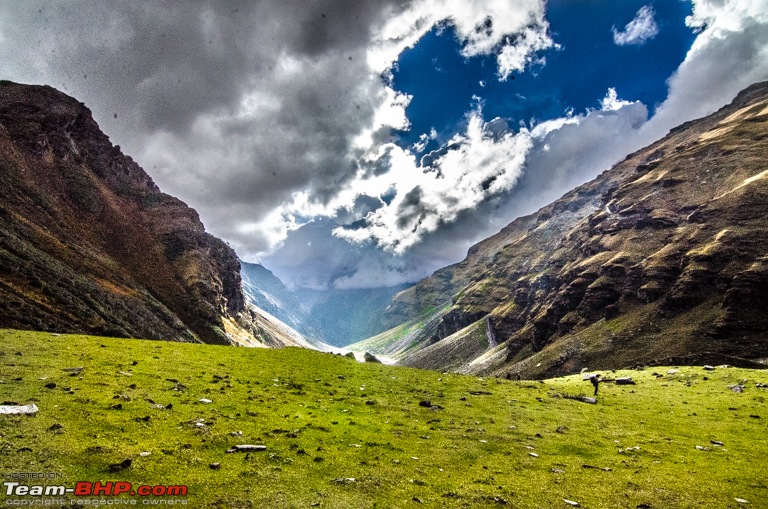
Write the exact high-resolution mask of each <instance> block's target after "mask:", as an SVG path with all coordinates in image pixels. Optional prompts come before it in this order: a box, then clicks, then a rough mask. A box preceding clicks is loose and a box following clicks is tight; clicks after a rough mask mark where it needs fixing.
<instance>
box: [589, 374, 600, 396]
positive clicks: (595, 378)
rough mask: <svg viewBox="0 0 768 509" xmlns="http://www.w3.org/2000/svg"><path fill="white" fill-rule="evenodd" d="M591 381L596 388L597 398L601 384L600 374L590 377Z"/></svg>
mask: <svg viewBox="0 0 768 509" xmlns="http://www.w3.org/2000/svg"><path fill="white" fill-rule="evenodd" d="M589 381H590V382H592V386H593V387H594V388H595V396H597V389H598V386H599V384H600V373H597V374H595V375H592V376H591V377H589Z"/></svg>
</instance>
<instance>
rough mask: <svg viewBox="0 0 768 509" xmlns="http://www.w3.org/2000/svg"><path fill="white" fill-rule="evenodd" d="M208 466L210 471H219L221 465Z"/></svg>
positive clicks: (212, 464)
mask: <svg viewBox="0 0 768 509" xmlns="http://www.w3.org/2000/svg"><path fill="white" fill-rule="evenodd" d="M208 466H209V467H210V469H211V470H221V463H211V464H210V465H208Z"/></svg>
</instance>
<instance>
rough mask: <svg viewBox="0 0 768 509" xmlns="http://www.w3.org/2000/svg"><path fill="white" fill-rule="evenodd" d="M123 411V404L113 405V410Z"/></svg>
mask: <svg viewBox="0 0 768 509" xmlns="http://www.w3.org/2000/svg"><path fill="white" fill-rule="evenodd" d="M122 409H123V404H122V403H118V404H116V405H112V410H122Z"/></svg>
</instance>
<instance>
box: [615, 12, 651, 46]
mask: <svg viewBox="0 0 768 509" xmlns="http://www.w3.org/2000/svg"><path fill="white" fill-rule="evenodd" d="M654 14H655V13H654V12H653V7H651V6H650V5H646V6H643V7H641V8H640V10H638V11H637V14H636V15H635V17H634V19H633V20H632V21H630V22H629V23H627V25H626V26H625V27H624V30H623V31H621V32H620V31H618V30H616V27H613V28H612V30H613V42H614V43H616V44H618V45H619V46H625V45H627V44H631V45H641V44H644V43H646V42H647V41H650V40H651V39H653V38H654V37H656V35H657V34H658V33H659V26H658V25H657V24H656V20H655V19H654V18H653V17H654Z"/></svg>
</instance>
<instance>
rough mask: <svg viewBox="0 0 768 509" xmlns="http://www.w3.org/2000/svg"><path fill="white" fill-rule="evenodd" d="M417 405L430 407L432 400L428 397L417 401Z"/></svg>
mask: <svg viewBox="0 0 768 509" xmlns="http://www.w3.org/2000/svg"><path fill="white" fill-rule="evenodd" d="M419 406H421V407H424V408H432V402H431V401H429V400H428V399H423V400H421V401H419Z"/></svg>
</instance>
